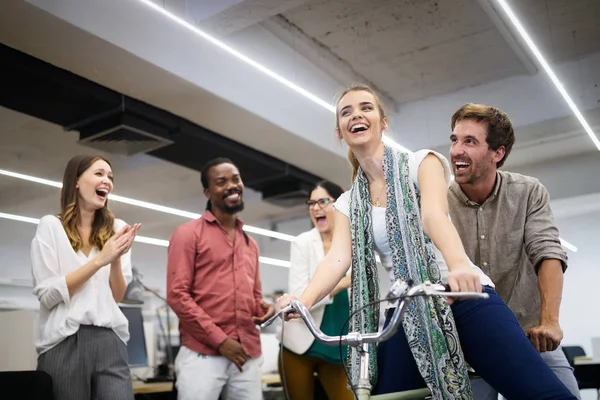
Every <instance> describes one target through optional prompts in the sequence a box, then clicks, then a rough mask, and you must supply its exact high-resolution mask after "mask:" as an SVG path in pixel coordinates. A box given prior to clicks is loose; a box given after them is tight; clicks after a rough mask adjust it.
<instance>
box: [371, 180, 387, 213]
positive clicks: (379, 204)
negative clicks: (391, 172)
mask: <svg viewBox="0 0 600 400" xmlns="http://www.w3.org/2000/svg"><path fill="white" fill-rule="evenodd" d="M384 190H385V184H384V185H383V188H382V189H381V192H379V195H378V196H377V197H375V202H374V203H373V202H372V201H371V203H372V204H373V205H374V206H375V207H381V202H380V201H379V198H380V197H381V194H382V193H383V191H384Z"/></svg>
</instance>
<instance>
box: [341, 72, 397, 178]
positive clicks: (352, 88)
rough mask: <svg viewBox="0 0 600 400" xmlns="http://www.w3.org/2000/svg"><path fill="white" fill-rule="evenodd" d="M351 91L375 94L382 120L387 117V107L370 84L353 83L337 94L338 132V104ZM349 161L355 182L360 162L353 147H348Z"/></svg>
mask: <svg viewBox="0 0 600 400" xmlns="http://www.w3.org/2000/svg"><path fill="white" fill-rule="evenodd" d="M350 92H367V93H370V94H371V95H372V96H373V98H374V99H375V104H376V106H377V110H378V111H379V115H380V116H381V120H382V121H383V120H384V118H387V114H386V112H385V108H384V107H383V102H382V101H381V98H380V97H379V95H378V94H377V93H376V92H375V91H374V90H373V89H371V88H370V87H369V86H367V85H363V84H355V85H351V86H349V87H348V88H346V89H345V90H343V91H342V92H341V93H340V94H339V95H338V96H337V100H336V102H335V105H336V112H335V127H336V129H337V130H338V132H339V131H340V115H339V114H338V111H337V106H338V105H339V104H340V101H342V99H343V98H344V96H345V95H347V94H348V93H350ZM338 139H339V140H341V139H340V138H339V137H338ZM348 162H349V163H350V166H351V167H352V182H354V180H355V179H356V175H357V174H358V168H359V167H360V165H359V163H358V160H357V159H356V156H355V155H354V153H353V152H352V149H348Z"/></svg>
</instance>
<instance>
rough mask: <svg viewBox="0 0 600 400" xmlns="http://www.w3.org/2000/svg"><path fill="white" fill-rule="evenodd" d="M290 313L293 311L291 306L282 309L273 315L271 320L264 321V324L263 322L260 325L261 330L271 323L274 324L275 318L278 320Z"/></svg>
mask: <svg viewBox="0 0 600 400" xmlns="http://www.w3.org/2000/svg"><path fill="white" fill-rule="evenodd" d="M291 311H295V309H294V307H292V306H287V307H284V308H282V309H281V310H279V311H278V312H276V313H275V315H273V316H272V317H271V318H269V319H268V320H266V321H265V322H263V323H262V324H260V327H261V328H266V327H268V326H269V325H271V324H272V323H273V322H275V320H276V319H277V318H279V317H280V316H281V315H283V314H285V313H288V312H291Z"/></svg>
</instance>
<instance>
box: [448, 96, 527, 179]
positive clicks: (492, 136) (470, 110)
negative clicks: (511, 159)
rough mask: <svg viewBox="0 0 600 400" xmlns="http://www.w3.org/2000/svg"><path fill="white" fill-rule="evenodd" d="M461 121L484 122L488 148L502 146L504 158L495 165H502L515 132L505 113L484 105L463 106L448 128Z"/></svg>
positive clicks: (512, 143)
mask: <svg viewBox="0 0 600 400" xmlns="http://www.w3.org/2000/svg"><path fill="white" fill-rule="evenodd" d="M463 119H471V120H474V121H477V122H486V123H487V125H488V128H487V135H486V137H485V141H486V142H487V144H488V148H489V149H491V150H498V149H499V148H500V147H502V146H504V157H503V158H502V160H500V161H498V162H497V163H496V168H500V167H501V166H502V165H504V162H505V161H506V159H507V158H508V155H509V154H510V151H511V150H512V147H513V145H514V144H515V130H514V128H513V125H512V122H511V121H510V118H508V115H506V113H504V112H502V111H500V110H499V109H497V108H496V107H490V106H486V105H484V104H472V103H469V104H465V105H464V106H462V107H461V108H459V109H458V110H457V111H456V112H455V113H454V115H452V119H451V120H450V128H451V129H452V130H453V131H454V127H455V126H456V124H458V123H459V122H460V121H462V120H463Z"/></svg>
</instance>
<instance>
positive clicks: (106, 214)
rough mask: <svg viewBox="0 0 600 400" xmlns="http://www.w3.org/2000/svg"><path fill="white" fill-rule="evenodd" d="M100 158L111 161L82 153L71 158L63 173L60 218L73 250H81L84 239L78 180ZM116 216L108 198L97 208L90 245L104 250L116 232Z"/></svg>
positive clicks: (100, 158)
mask: <svg viewBox="0 0 600 400" xmlns="http://www.w3.org/2000/svg"><path fill="white" fill-rule="evenodd" d="M98 160H103V161H106V163H107V164H108V165H110V162H109V161H108V160H107V159H106V158H104V157H100V156H90V155H80V156H75V157H73V158H71V159H70V160H69V162H68V163H67V166H66V167H65V173H64V175H63V186H62V190H61V192H60V220H61V222H62V226H63V228H64V230H65V232H66V233H67V237H68V238H69V242H71V247H73V250H75V251H79V250H81V249H82V248H83V245H84V243H83V239H81V235H79V231H78V230H77V221H78V220H79V217H80V209H79V196H78V195H77V180H78V179H79V177H80V176H81V175H82V174H83V173H84V172H85V171H86V170H87V169H88V168H90V167H91V166H92V164H93V163H95V162H96V161H98ZM114 223H115V217H114V215H113V213H112V212H111V211H110V210H109V209H108V200H106V202H105V203H104V206H103V207H102V208H100V209H98V210H96V212H95V214H94V221H93V223H92V232H91V233H90V239H89V242H90V246H92V247H95V248H97V249H98V250H102V248H103V247H104V244H105V243H106V241H107V240H108V239H110V237H111V236H112V235H114V234H115V228H114Z"/></svg>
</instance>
